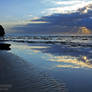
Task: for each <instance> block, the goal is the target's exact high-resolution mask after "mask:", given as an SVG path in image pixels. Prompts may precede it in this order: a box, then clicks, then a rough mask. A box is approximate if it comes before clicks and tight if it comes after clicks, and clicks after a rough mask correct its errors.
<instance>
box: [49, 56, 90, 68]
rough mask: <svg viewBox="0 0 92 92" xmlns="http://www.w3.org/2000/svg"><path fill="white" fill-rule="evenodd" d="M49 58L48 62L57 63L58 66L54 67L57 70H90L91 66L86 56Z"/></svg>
mask: <svg viewBox="0 0 92 92" xmlns="http://www.w3.org/2000/svg"><path fill="white" fill-rule="evenodd" d="M49 56H50V57H49V59H48V60H49V61H52V62H58V63H59V65H56V67H58V68H60V67H62V68H92V64H90V62H89V60H88V58H87V56H80V57H72V56H53V55H49ZM60 63H61V64H60ZM63 63H65V64H63ZM66 64H67V65H66Z"/></svg>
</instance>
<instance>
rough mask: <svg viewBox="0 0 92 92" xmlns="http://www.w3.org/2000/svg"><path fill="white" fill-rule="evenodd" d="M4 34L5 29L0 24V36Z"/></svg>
mask: <svg viewBox="0 0 92 92" xmlns="http://www.w3.org/2000/svg"><path fill="white" fill-rule="evenodd" d="M4 35H5V31H4V28H3V27H2V25H0V36H2V37H3V36H4Z"/></svg>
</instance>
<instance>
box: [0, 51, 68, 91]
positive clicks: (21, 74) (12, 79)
mask: <svg viewBox="0 0 92 92" xmlns="http://www.w3.org/2000/svg"><path fill="white" fill-rule="evenodd" d="M2 91H5V92H67V89H66V87H65V84H64V83H63V82H62V83H59V82H57V81H56V80H55V79H54V78H52V77H51V76H50V75H49V74H48V73H46V72H41V71H39V70H38V69H37V68H35V66H34V65H32V64H31V63H28V62H26V61H24V60H23V59H22V58H20V57H18V56H16V55H14V54H12V53H10V52H7V51H0V92H2Z"/></svg>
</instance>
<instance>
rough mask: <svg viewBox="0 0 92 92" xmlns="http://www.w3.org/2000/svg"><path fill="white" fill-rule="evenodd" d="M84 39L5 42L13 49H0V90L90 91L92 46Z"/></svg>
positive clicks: (24, 91) (14, 91) (27, 91)
mask: <svg viewBox="0 0 92 92" xmlns="http://www.w3.org/2000/svg"><path fill="white" fill-rule="evenodd" d="M84 38H85V37H84ZM84 38H82V39H83V40H80V39H79V40H78V39H77V40H76V41H75V40H71V41H72V42H69V39H68V41H67V38H66V40H64V39H63V40H64V42H62V40H61V42H56V43H55V42H54V43H50V42H49V43H48V42H46V41H44V42H37V40H36V41H35V42H31V39H28V41H25V40H27V39H24V41H22V40H23V39H22V40H21V39H20V38H18V39H17V38H16V39H14V40H12V41H6V43H9V44H11V50H8V51H7V50H0V90H1V91H2V90H3V91H4V90H6V91H8V92H30V91H31V92H90V90H92V88H91V85H92V82H91V81H90V80H91V78H92V73H91V72H92V62H91V61H92V47H91V41H90V39H88V38H87V39H88V41H85V40H84ZM85 42H87V43H85ZM74 43H76V44H74Z"/></svg>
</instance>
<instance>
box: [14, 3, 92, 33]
mask: <svg viewBox="0 0 92 92" xmlns="http://www.w3.org/2000/svg"><path fill="white" fill-rule="evenodd" d="M91 6H92V5H90V9H88V12H87V13H83V12H82V11H81V10H83V11H84V10H85V9H86V8H85V7H88V6H85V7H83V8H80V9H78V10H77V11H76V12H73V13H63V14H62V13H61V14H60V13H56V14H52V15H49V16H43V17H41V18H39V17H34V18H33V19H32V20H30V23H29V24H27V25H26V26H23V27H15V29H17V30H18V29H21V30H26V32H30V33H45V34H56V33H68V34H76V33H79V34H80V33H83V34H85V33H86V34H89V33H92V31H91V30H92V25H91V24H92V7H91ZM81 28H83V30H81V31H80V29H81ZM84 28H85V29H84Z"/></svg>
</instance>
